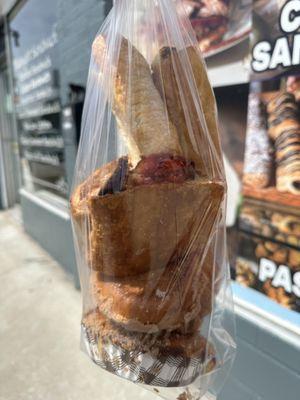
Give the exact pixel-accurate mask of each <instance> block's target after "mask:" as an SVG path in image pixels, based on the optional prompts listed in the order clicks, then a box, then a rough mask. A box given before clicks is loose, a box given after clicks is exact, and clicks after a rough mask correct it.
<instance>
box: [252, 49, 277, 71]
mask: <svg viewBox="0 0 300 400" xmlns="http://www.w3.org/2000/svg"><path fill="white" fill-rule="evenodd" d="M271 48H272V47H271V44H270V43H269V42H260V43H257V45H256V46H255V47H254V49H253V59H254V61H253V62H252V68H253V69H254V71H256V72H263V71H266V70H267V69H268V67H269V64H270V60H271V56H270V54H269V52H270V51H271Z"/></svg>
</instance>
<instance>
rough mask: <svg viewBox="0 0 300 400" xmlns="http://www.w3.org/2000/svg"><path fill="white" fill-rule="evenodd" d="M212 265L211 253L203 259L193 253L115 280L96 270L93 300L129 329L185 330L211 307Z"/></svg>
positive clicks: (112, 318) (103, 311) (92, 288)
mask: <svg viewBox="0 0 300 400" xmlns="http://www.w3.org/2000/svg"><path fill="white" fill-rule="evenodd" d="M210 252H211V249H210ZM199 265H201V267H200V268H199ZM213 265H214V262H213V259H212V256H211V253H210V254H209V255H208V256H206V257H204V256H202V259H201V255H199V254H196V253H195V254H193V253H192V254H187V255H186V257H185V258H183V259H181V260H180V259H179V260H178V261H176V260H174V261H173V262H171V263H170V264H169V265H168V266H166V267H165V268H164V270H162V271H161V270H159V271H157V270H156V271H151V272H148V273H145V274H139V275H137V276H134V277H131V276H129V277H126V278H119V279H117V280H115V279H113V278H109V277H104V276H101V274H99V273H93V274H92V275H91V291H92V294H93V302H94V303H95V304H96V305H97V306H98V308H99V310H101V312H102V313H103V314H104V315H106V316H107V318H109V319H111V320H113V321H114V322H115V323H117V324H119V325H122V326H123V327H124V328H126V329H127V330H129V331H139V332H157V331H161V330H169V331H172V330H176V329H183V330H185V329H186V327H187V326H189V324H190V323H191V322H192V321H195V320H197V321H198V322H199V323H200V322H201V320H203V318H204V317H205V316H206V315H207V314H209V313H210V311H211V309H212V304H213V298H212V294H213V281H214V277H213V275H214V268H213V267H212V266H213Z"/></svg>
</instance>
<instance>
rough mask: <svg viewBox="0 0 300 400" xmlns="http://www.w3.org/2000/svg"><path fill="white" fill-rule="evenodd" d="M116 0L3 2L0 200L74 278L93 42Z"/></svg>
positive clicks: (0, 68)
mask: <svg viewBox="0 0 300 400" xmlns="http://www.w3.org/2000/svg"><path fill="white" fill-rule="evenodd" d="M111 3H112V1H104V0H86V1H84V2H82V1H79V0H53V1H51V2H49V1H47V0H26V1H2V2H1V3H0V4H1V13H2V21H1V38H0V40H1V41H0V92H1V95H2V97H3V98H4V99H5V101H4V102H1V108H0V116H1V118H0V121H1V122H0V123H1V136H2V138H1V139H2V140H1V141H0V143H1V147H0V166H1V178H0V182H1V185H0V198H1V202H0V206H1V207H2V208H5V207H9V206H12V205H13V204H14V203H16V202H20V203H21V207H22V213H23V220H24V227H25V230H26V231H27V232H28V233H29V234H30V235H31V236H32V237H33V238H34V239H36V240H37V241H38V242H39V243H40V244H41V245H42V246H43V247H44V248H45V249H46V250H47V251H48V252H49V253H50V254H51V255H52V256H53V257H54V258H56V259H57V260H58V261H59V262H60V263H61V264H62V265H63V266H64V267H65V268H66V269H67V270H68V271H69V272H70V273H71V274H72V275H73V276H74V277H75V278H76V277H77V272H76V266H75V258H74V250H73V242H72V236H71V223H70V217H69V213H68V197H69V192H70V186H71V182H72V175H73V169H74V163H75V158H76V152H77V145H78V141H79V135H80V119H81V112H82V106H83V99H84V93H85V85H86V80H87V75H88V68H89V53H90V46H91V43H92V40H93V38H94V36H95V34H96V33H97V31H98V29H99V27H100V25H101V23H102V21H103V19H104V17H105V15H106V14H107V12H108V11H109V9H110V7H111ZM29 21H30V23H29ZM76 280H77V278H76Z"/></svg>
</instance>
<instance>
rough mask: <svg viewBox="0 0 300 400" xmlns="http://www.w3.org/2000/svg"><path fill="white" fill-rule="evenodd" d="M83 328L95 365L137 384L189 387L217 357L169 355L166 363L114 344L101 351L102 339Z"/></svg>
mask: <svg viewBox="0 0 300 400" xmlns="http://www.w3.org/2000/svg"><path fill="white" fill-rule="evenodd" d="M81 328H82V342H83V345H84V349H85V351H86V352H87V354H88V355H89V357H90V358H91V359H92V360H93V361H94V363H95V364H97V365H99V366H100V367H101V368H103V369H104V370H106V371H108V372H111V373H113V374H115V375H117V376H119V377H121V378H124V379H127V380H129V381H131V382H134V383H136V384H144V385H150V386H156V387H166V388H168V387H169V388H171V387H182V386H188V385H190V384H191V383H193V382H194V381H195V379H197V378H198V377H199V375H201V374H202V373H203V371H205V370H206V369H207V366H208V365H209V363H211V362H215V358H214V357H210V358H208V359H207V360H205V362H203V361H202V360H201V359H200V358H192V359H187V358H184V357H181V356H176V357H175V356H168V357H166V358H165V359H163V360H162V359H157V358H155V356H153V355H151V354H150V353H149V354H146V353H142V352H138V351H127V350H124V349H122V348H120V347H118V346H115V345H113V344H102V345H101V346H100V347H101V350H100V349H99V344H98V338H97V337H96V336H95V335H93V334H91V332H89V331H88V329H86V327H85V326H84V325H83V324H82V325H81Z"/></svg>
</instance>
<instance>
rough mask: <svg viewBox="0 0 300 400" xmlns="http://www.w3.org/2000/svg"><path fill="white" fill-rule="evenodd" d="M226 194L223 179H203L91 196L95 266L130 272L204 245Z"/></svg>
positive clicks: (116, 274)
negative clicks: (219, 181)
mask: <svg viewBox="0 0 300 400" xmlns="http://www.w3.org/2000/svg"><path fill="white" fill-rule="evenodd" d="M223 196H224V187H223V185H222V184H221V183H212V182H207V181H203V180H201V179H195V180H187V181H185V182H184V183H178V184H174V183H154V184H151V185H142V186H137V187H132V186H128V187H127V188H126V190H125V191H123V192H119V193H115V194H111V195H110V194H108V195H106V196H92V197H91V198H90V199H89V209H90V218H91V234H90V245H91V254H90V256H91V257H90V262H91V266H92V268H93V269H94V270H97V271H100V272H102V273H103V274H104V275H109V276H112V277H124V276H132V275H137V274H138V273H145V272H147V271H152V270H155V269H163V268H165V267H166V266H167V265H168V263H169V262H170V260H171V259H172V257H174V256H175V255H177V256H178V258H179V259H180V258H181V257H183V256H184V254H185V253H186V252H187V250H188V249H189V251H190V250H192V249H191V248H190V246H191V243H192V247H198V248H199V249H200V251H203V250H204V249H205V246H206V243H207V238H208V237H209V235H210V234H211V233H212V231H213V229H214V226H215V224H216V221H217V220H218V218H220V206H221V202H222V200H223ZM200 204H201V208H200V207H199V205H200ZM199 226H201V230H199Z"/></svg>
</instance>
